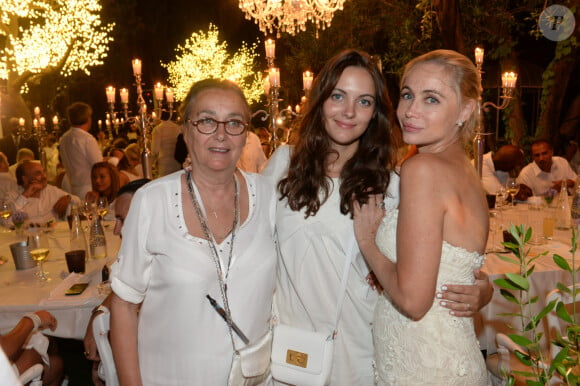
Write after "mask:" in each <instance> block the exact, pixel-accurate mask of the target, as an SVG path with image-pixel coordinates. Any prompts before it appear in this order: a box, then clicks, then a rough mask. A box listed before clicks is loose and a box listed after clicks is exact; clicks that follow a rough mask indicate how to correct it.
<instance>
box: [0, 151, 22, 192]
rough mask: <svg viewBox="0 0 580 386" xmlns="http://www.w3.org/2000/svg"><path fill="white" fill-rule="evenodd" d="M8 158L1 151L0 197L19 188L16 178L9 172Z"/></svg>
mask: <svg viewBox="0 0 580 386" xmlns="http://www.w3.org/2000/svg"><path fill="white" fill-rule="evenodd" d="M9 166H10V165H9V164H8V158H6V155H5V154H4V153H2V152H0V197H5V196H6V194H7V193H8V192H10V191H12V190H16V189H18V186H17V185H16V179H14V178H13V177H12V175H11V174H10V173H9V172H8V167H9Z"/></svg>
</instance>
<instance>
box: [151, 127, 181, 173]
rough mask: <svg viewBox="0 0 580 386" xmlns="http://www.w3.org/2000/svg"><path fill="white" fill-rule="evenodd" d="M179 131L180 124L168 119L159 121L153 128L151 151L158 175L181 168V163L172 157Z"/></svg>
mask: <svg viewBox="0 0 580 386" xmlns="http://www.w3.org/2000/svg"><path fill="white" fill-rule="evenodd" d="M179 133H181V126H179V125H178V124H176V123H175V122H173V121H170V120H167V121H161V123H159V124H158V125H157V126H155V127H154V128H153V133H152V136H153V138H152V140H151V152H152V153H153V156H154V157H155V158H156V162H157V172H158V175H159V177H163V176H166V175H168V174H171V173H173V172H176V171H178V170H179V169H181V164H180V163H179V162H177V161H176V160H175V158H174V157H173V153H174V152H175V144H176V143H177V136H178V135H179Z"/></svg>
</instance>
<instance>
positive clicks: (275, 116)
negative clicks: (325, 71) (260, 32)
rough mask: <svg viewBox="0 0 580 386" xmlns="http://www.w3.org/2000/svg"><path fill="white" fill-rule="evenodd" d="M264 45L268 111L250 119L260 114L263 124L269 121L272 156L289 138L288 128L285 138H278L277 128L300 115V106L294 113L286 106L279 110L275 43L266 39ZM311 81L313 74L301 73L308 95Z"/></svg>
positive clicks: (260, 112)
mask: <svg viewBox="0 0 580 386" xmlns="http://www.w3.org/2000/svg"><path fill="white" fill-rule="evenodd" d="M265 45H266V61H267V63H268V76H267V77H265V78H264V92H265V94H266V95H267V96H268V111H266V110H258V111H256V112H255V113H253V114H252V118H255V117H257V116H258V115H260V114H262V115H263V117H262V118H261V120H262V121H263V122H265V121H266V120H268V121H269V124H268V130H269V132H270V133H269V134H270V143H269V146H268V147H269V154H268V156H269V155H270V154H272V153H273V152H274V150H276V148H277V147H278V146H279V145H280V144H283V143H285V142H288V140H289V138H290V131H291V129H290V128H289V129H288V130H287V131H286V135H285V138H279V137H278V128H279V127H280V126H281V125H282V123H283V121H284V120H285V119H290V120H291V119H293V118H296V117H297V116H298V115H299V114H300V109H301V107H300V105H296V109H295V111H293V110H292V107H291V106H288V107H287V108H285V109H282V110H280V101H281V99H279V96H280V69H279V68H278V67H275V65H274V59H275V52H276V43H275V42H274V40H272V39H268V40H266V42H265ZM312 79H313V74H312V73H311V72H310V71H305V72H304V73H303V78H302V80H303V85H304V92H305V93H306V94H308V92H309V90H310V87H311V86H312ZM305 100H306V97H305V96H304V97H302V103H304V101H305Z"/></svg>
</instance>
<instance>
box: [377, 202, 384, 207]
mask: <svg viewBox="0 0 580 386" xmlns="http://www.w3.org/2000/svg"><path fill="white" fill-rule="evenodd" d="M377 208H380V209H385V203H384V202H382V201H381V202H379V203H378V204H377Z"/></svg>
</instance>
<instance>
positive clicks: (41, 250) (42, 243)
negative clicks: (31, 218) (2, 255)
mask: <svg viewBox="0 0 580 386" xmlns="http://www.w3.org/2000/svg"><path fill="white" fill-rule="evenodd" d="M28 249H29V250H30V256H31V257H32V259H33V260H34V261H36V265H37V266H38V272H37V273H36V277H38V280H39V281H41V282H46V281H50V277H48V272H46V271H44V269H43V265H42V264H43V263H44V261H45V260H46V259H47V258H48V254H49V252H50V249H49V248H48V237H47V235H46V233H44V232H43V231H42V230H39V231H38V232H34V233H31V234H30V235H29V236H28Z"/></svg>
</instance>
